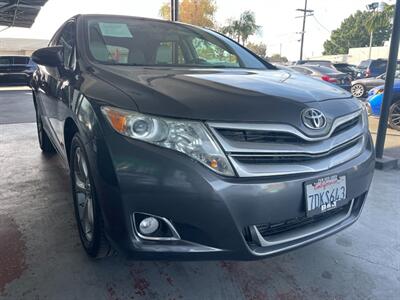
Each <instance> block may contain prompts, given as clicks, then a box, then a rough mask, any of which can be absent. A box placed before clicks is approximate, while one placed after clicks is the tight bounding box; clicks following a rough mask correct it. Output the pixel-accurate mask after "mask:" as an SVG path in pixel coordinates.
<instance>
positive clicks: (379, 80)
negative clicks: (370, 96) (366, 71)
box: [351, 70, 400, 98]
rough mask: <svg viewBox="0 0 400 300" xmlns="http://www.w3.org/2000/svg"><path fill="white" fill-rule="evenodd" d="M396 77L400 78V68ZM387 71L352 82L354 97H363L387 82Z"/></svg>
mask: <svg viewBox="0 0 400 300" xmlns="http://www.w3.org/2000/svg"><path fill="white" fill-rule="evenodd" d="M395 76H396V79H400V70H398V71H397V72H396V75H395ZM385 79H386V73H383V74H381V75H379V76H378V77H372V78H361V79H357V80H354V81H353V82H352V83H351V93H352V94H353V96H354V97H357V98H362V97H364V96H365V95H367V93H368V91H369V90H371V89H372V88H374V87H377V86H380V85H382V84H384V83H385Z"/></svg>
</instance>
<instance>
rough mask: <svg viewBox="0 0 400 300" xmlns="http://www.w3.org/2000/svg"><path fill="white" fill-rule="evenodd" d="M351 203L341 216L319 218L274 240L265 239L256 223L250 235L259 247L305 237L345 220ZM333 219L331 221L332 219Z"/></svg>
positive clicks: (349, 213)
mask: <svg viewBox="0 0 400 300" xmlns="http://www.w3.org/2000/svg"><path fill="white" fill-rule="evenodd" d="M353 205H354V199H352V200H351V203H350V207H349V210H348V211H347V213H346V214H345V215H344V216H343V214H341V215H338V216H334V217H336V218H334V217H332V218H331V219H330V220H321V221H319V222H316V223H313V224H312V225H305V226H303V227H299V228H296V229H293V230H289V231H288V232H284V233H282V234H280V235H279V236H280V237H279V238H276V239H274V240H266V239H265V238H264V237H263V236H262V235H261V233H260V231H259V230H258V228H257V226H256V225H253V226H251V227H250V232H251V233H252V237H253V238H255V239H256V242H258V244H259V245H260V246H261V247H271V246H276V245H280V244H285V243H290V242H293V241H296V240H299V239H303V238H306V237H309V236H311V235H315V234H318V233H320V232H322V231H325V230H328V229H330V228H332V227H334V226H336V225H338V224H340V223H341V222H343V221H345V220H346V219H348V218H349V217H350V215H351V213H352V210H353ZM332 220H333V221H332ZM310 226H311V227H313V228H312V229H311V230H307V227H310Z"/></svg>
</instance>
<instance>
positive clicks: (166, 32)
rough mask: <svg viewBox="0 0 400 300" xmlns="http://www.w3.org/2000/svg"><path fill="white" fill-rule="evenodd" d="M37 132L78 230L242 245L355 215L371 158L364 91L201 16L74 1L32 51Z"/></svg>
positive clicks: (204, 252) (318, 230) (163, 247)
mask: <svg viewBox="0 0 400 300" xmlns="http://www.w3.org/2000/svg"><path fill="white" fill-rule="evenodd" d="M33 58H34V60H35V61H36V62H37V63H38V65H39V69H38V70H37V71H36V72H35V74H34V78H33V80H32V89H33V95H34V104H35V108H36V113H37V129H38V137H39V144H40V147H41V149H42V150H43V151H44V152H53V151H55V150H56V151H57V152H58V153H59V154H60V156H61V158H62V159H63V161H64V162H65V165H66V167H67V168H68V169H69V171H70V176H71V183H72V194H73V201H74V205H75V215H76V220H77V224H78V229H79V233H80V238H81V241H82V245H83V247H84V249H85V250H86V252H87V253H88V254H89V255H90V256H92V257H103V256H107V255H109V254H111V253H113V251H114V250H113V249H116V250H118V251H119V252H121V253H125V254H127V255H128V257H133V258H136V259H137V258H147V259H155V258H166V259H178V258H182V259H210V258H213V259H216V258H225V259H257V258H263V257H266V256H269V255H274V254H277V253H280V252H283V251H287V250H290V249H294V248H296V247H299V246H303V245H306V244H308V243H311V242H313V241H316V240H319V239H321V238H324V237H327V236H329V235H331V234H334V233H336V232H338V231H340V230H342V229H344V228H346V227H348V226H349V225H351V224H352V223H354V222H355V221H356V220H357V219H358V217H359V215H360V213H361V210H362V207H363V205H364V202H365V199H366V196H367V192H368V190H369V186H370V183H371V179H372V175H373V169H374V150H373V146H372V141H371V136H370V133H369V131H368V122H367V115H366V111H365V109H364V106H363V105H362V104H361V103H360V102H359V101H358V100H357V99H355V98H353V97H352V96H351V94H350V93H348V92H346V91H344V90H343V89H341V88H339V87H336V86H335V85H331V84H328V83H326V82H324V81H320V80H315V79H313V78H311V77H307V76H303V75H301V74H296V73H295V72H287V71H284V70H279V69H277V68H276V67H274V66H273V65H271V64H269V63H267V62H265V61H264V60H262V59H261V58H259V57H257V56H256V55H254V54H252V53H251V52H249V51H248V50H247V49H246V48H244V47H242V46H241V45H239V44H238V43H236V42H235V41H233V40H231V39H229V38H227V37H225V36H223V35H221V34H219V33H217V32H214V31H212V30H207V29H201V28H199V27H195V26H191V25H186V24H181V23H173V22H167V21H161V20H152V19H144V18H134V17H124V16H108V15H79V16H76V17H74V18H72V19H70V20H69V21H67V22H66V23H65V24H64V25H63V26H62V27H61V28H60V29H59V30H58V31H57V33H56V34H55V35H54V37H53V38H52V40H51V42H50V45H49V47H48V48H43V49H40V50H37V51H36V52H35V53H34V54H33Z"/></svg>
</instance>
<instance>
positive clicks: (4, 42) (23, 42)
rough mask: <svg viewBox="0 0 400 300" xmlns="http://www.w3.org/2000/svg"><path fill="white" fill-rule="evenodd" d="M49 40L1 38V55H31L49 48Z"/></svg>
mask: <svg viewBox="0 0 400 300" xmlns="http://www.w3.org/2000/svg"><path fill="white" fill-rule="evenodd" d="M48 43H49V41H48V40H39V39H17V38H0V56H1V55H29V56H30V55H31V54H32V52H33V51H35V50H37V49H39V48H43V47H47V44H48Z"/></svg>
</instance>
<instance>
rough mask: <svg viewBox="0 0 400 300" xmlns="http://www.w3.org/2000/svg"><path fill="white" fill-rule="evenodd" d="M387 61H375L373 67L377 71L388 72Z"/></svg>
mask: <svg viewBox="0 0 400 300" xmlns="http://www.w3.org/2000/svg"><path fill="white" fill-rule="evenodd" d="M386 65H387V62H386V61H375V62H373V63H372V67H373V68H376V69H377V70H386Z"/></svg>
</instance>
